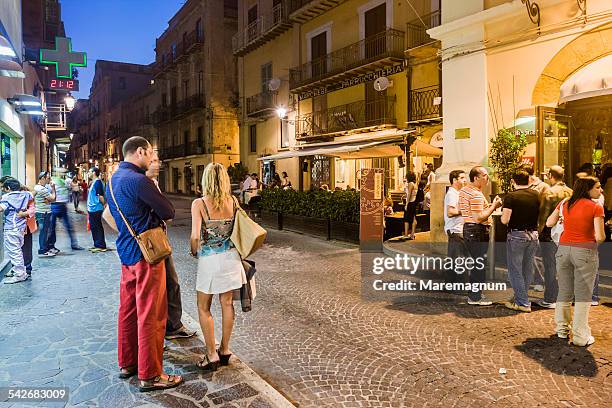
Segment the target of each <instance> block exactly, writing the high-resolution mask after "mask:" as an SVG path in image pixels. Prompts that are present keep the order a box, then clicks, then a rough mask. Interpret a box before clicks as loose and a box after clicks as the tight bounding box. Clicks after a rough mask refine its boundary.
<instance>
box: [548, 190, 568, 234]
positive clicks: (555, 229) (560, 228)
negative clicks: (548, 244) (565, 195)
mask: <svg viewBox="0 0 612 408" xmlns="http://www.w3.org/2000/svg"><path fill="white" fill-rule="evenodd" d="M566 201H567V199H564V200H563V201H561V205H560V206H559V219H558V220H557V223H556V224H555V225H554V226H553V227H552V228H551V230H550V237H551V238H552V240H553V241H554V242H555V244H557V245H559V240H560V239H561V234H563V206H564V205H565V203H566Z"/></svg>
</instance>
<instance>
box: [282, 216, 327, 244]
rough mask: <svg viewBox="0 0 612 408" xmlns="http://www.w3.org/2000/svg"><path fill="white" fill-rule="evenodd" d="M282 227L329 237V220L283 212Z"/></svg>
mask: <svg viewBox="0 0 612 408" xmlns="http://www.w3.org/2000/svg"><path fill="white" fill-rule="evenodd" d="M282 217H283V225H282V226H283V229H284V230H288V231H294V232H301V233H304V234H309V235H314V236H317V237H320V238H325V239H329V220H327V219H325V218H310V217H303V216H301V215H293V214H283V215H282Z"/></svg>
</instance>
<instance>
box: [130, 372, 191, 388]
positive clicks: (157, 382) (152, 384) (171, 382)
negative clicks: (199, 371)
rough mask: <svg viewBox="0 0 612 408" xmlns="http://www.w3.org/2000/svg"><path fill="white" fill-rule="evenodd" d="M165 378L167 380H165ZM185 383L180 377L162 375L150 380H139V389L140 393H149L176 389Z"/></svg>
mask: <svg viewBox="0 0 612 408" xmlns="http://www.w3.org/2000/svg"><path fill="white" fill-rule="evenodd" d="M164 376H165V377H166V378H164ZM182 382H183V377H181V376H180V375H169V374H162V375H158V376H157V377H155V378H151V379H149V380H138V389H140V392H149V391H155V390H167V389H168V388H174V387H176V386H178V385H179V384H181V383H182Z"/></svg>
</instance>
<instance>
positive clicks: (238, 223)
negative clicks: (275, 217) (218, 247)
mask: <svg viewBox="0 0 612 408" xmlns="http://www.w3.org/2000/svg"><path fill="white" fill-rule="evenodd" d="M232 198H233V199H234V202H235V205H236V213H235V215H234V227H233V229H232V235H231V236H230V239H231V240H232V242H233V243H234V246H235V247H236V250H237V251H238V253H239V254H240V256H241V257H242V259H246V258H247V257H248V256H249V255H251V254H252V253H253V252H255V251H257V250H258V249H259V248H260V247H261V246H262V245H263V243H264V241H265V239H266V235H267V234H268V233H267V231H266V230H265V229H263V228H262V227H260V226H259V224H257V223H256V222H255V221H253V220H252V219H251V218H249V216H248V215H247V213H246V212H245V211H244V210H243V209H242V207H240V205H239V204H238V200H236V197H233V196H232Z"/></svg>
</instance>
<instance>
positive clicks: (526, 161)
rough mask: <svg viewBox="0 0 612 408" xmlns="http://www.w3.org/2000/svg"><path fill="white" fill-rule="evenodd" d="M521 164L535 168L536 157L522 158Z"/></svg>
mask: <svg viewBox="0 0 612 408" xmlns="http://www.w3.org/2000/svg"><path fill="white" fill-rule="evenodd" d="M521 164H525V165H529V166H531V167H534V166H535V156H523V157H522V158H521Z"/></svg>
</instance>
